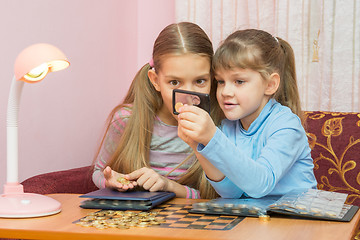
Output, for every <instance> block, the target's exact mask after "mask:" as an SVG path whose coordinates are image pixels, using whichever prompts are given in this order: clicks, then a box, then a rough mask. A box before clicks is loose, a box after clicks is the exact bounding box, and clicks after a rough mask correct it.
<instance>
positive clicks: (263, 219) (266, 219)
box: [259, 215, 270, 222]
mask: <svg viewBox="0 0 360 240" xmlns="http://www.w3.org/2000/svg"><path fill="white" fill-rule="evenodd" d="M259 220H260V221H262V222H268V221H270V216H269V215H260V216H259Z"/></svg>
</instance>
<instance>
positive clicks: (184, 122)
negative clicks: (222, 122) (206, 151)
mask: <svg viewBox="0 0 360 240" xmlns="http://www.w3.org/2000/svg"><path fill="white" fill-rule="evenodd" d="M179 111H180V115H179V119H178V135H179V137H180V138H181V139H182V140H183V141H184V142H186V143H187V144H188V145H189V146H190V147H191V148H192V149H193V151H194V152H195V154H196V157H197V159H198V160H199V162H200V164H201V166H202V168H203V170H204V172H205V174H206V177H207V178H209V179H210V180H212V181H214V182H218V181H221V180H222V179H224V177H225V175H224V174H223V173H222V172H221V171H219V169H217V168H216V167H215V166H214V165H213V164H212V163H211V162H209V161H208V160H207V159H206V158H205V157H204V156H202V155H201V154H200V153H198V151H197V145H198V143H202V144H204V145H206V144H207V143H208V142H209V141H210V140H211V139H212V138H213V136H214V134H215V132H216V129H217V127H216V126H215V124H214V122H213V121H212V119H211V117H210V115H209V114H208V113H207V112H205V111H204V110H202V109H200V108H198V107H195V106H187V105H185V106H184V107H182V108H180V109H179Z"/></svg>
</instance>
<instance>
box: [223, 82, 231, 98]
mask: <svg viewBox="0 0 360 240" xmlns="http://www.w3.org/2000/svg"><path fill="white" fill-rule="evenodd" d="M221 95H223V96H227V97H228V96H233V95H234V91H233V89H232V88H231V86H230V85H227V84H225V85H224V86H223V87H222V89H221Z"/></svg>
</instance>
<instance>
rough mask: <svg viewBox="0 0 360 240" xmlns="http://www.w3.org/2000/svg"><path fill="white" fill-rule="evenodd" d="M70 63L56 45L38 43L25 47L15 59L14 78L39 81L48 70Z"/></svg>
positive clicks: (30, 81)
mask: <svg viewBox="0 0 360 240" xmlns="http://www.w3.org/2000/svg"><path fill="white" fill-rule="evenodd" d="M69 65H70V63H69V61H68V60H67V59H66V56H65V54H64V53H63V52H62V51H60V50H59V49H58V48H57V47H55V46H53V45H51V44H47V43H38V44H34V45H31V46H29V47H27V48H25V49H24V50H23V51H22V52H20V54H19V55H18V57H17V58H16V60H15V65H14V72H15V79H16V80H22V81H25V82H28V83H34V82H38V81H41V80H42V79H43V78H44V77H45V76H46V74H47V73H48V72H55V71H59V70H62V69H64V68H67V67H68V66H69Z"/></svg>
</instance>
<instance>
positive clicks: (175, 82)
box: [170, 80, 180, 87]
mask: <svg viewBox="0 0 360 240" xmlns="http://www.w3.org/2000/svg"><path fill="white" fill-rule="evenodd" d="M179 84H180V83H179V81H178V80H171V81H170V85H171V86H175V87H176V86H178V85H179Z"/></svg>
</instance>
